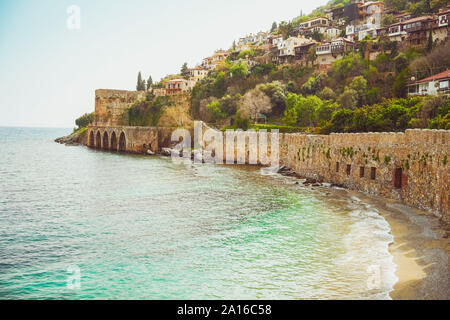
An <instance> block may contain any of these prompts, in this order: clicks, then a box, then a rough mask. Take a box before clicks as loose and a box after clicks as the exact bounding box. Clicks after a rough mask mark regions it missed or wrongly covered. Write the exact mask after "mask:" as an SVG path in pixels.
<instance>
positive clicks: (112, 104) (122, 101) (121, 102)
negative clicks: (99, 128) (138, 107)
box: [95, 89, 147, 126]
mask: <svg viewBox="0 0 450 320" xmlns="http://www.w3.org/2000/svg"><path fill="white" fill-rule="evenodd" d="M146 93H147V92H145V91H126V90H110V89H98V90H96V91H95V123H96V124H97V125H109V126H117V125H124V124H125V123H123V115H124V112H125V111H126V110H127V109H128V108H130V107H131V106H132V105H133V103H135V102H136V101H137V100H143V99H145V95H146Z"/></svg>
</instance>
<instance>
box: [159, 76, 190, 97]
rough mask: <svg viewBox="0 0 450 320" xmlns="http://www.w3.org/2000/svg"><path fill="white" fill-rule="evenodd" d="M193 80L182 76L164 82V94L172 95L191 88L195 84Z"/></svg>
mask: <svg viewBox="0 0 450 320" xmlns="http://www.w3.org/2000/svg"><path fill="white" fill-rule="evenodd" d="M195 83H196V81H195V80H186V79H183V78H177V79H172V80H169V81H167V82H166V88H165V89H166V91H165V92H166V94H167V95H172V94H177V93H181V92H186V91H189V90H192V88H193V87H194V86H195Z"/></svg>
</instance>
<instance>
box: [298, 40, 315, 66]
mask: <svg viewBox="0 0 450 320" xmlns="http://www.w3.org/2000/svg"><path fill="white" fill-rule="evenodd" d="M316 44H317V41H315V40H310V41H309V42H307V43H303V44H301V45H299V46H297V47H295V48H294V51H295V61H296V62H298V63H299V64H302V65H306V64H307V56H308V53H309V50H311V48H313V47H314V46H315V45H316Z"/></svg>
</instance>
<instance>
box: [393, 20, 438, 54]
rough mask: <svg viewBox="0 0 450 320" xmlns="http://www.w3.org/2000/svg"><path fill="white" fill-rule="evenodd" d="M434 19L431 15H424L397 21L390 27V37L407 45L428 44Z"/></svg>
mask: <svg viewBox="0 0 450 320" xmlns="http://www.w3.org/2000/svg"><path fill="white" fill-rule="evenodd" d="M434 21H435V19H434V18H433V17H431V16H423V17H417V18H412V19H409V20H405V21H403V22H398V23H395V24H393V25H391V26H389V28H388V36H389V39H390V40H391V41H397V42H401V43H402V44H403V45H407V46H419V47H420V46H421V47H423V46H426V45H427V43H428V37H429V32H430V30H431V29H432V28H433V26H434V24H435V22H434Z"/></svg>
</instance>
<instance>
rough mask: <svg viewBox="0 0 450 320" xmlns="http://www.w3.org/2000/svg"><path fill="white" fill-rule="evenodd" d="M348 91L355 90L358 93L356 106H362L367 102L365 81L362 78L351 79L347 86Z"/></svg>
mask: <svg viewBox="0 0 450 320" xmlns="http://www.w3.org/2000/svg"><path fill="white" fill-rule="evenodd" d="M349 88H350V89H353V90H355V91H356V92H357V93H358V102H357V106H362V105H363V104H364V103H366V100H367V90H368V86H367V80H366V79H365V78H364V77H363V76H357V77H355V78H353V80H352V82H351V83H350V85H349Z"/></svg>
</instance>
